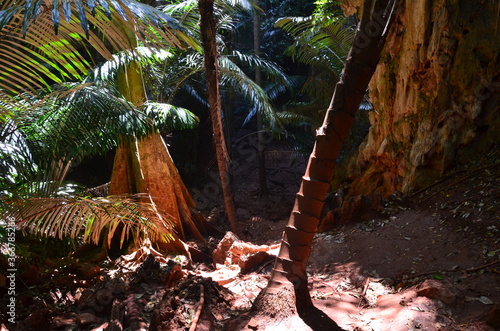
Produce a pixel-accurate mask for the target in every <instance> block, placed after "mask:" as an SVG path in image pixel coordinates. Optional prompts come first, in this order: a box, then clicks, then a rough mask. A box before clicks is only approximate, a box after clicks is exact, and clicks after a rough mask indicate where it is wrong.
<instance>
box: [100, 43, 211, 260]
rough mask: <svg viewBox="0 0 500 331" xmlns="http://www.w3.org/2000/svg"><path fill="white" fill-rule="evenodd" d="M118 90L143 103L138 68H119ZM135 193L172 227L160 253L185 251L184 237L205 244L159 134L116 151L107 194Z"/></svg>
mask: <svg viewBox="0 0 500 331" xmlns="http://www.w3.org/2000/svg"><path fill="white" fill-rule="evenodd" d="M131 38H135V37H131ZM118 89H119V91H120V92H121V93H122V94H123V95H124V96H125V98H126V99H127V100H128V101H130V102H132V103H133V104H135V105H136V106H140V105H141V104H142V103H144V102H145V101H146V93H145V89H144V86H143V80H142V75H141V68H140V65H139V64H138V63H137V62H131V63H130V64H128V65H127V66H125V67H123V68H121V70H120V72H119V74H118ZM136 193H140V194H141V196H142V197H141V199H142V200H143V201H144V202H146V203H153V204H154V205H155V208H156V209H157V210H158V212H159V213H160V214H161V215H162V216H164V217H165V218H166V219H168V220H169V221H170V222H171V224H172V226H171V227H170V229H165V231H166V232H169V233H172V234H173V238H174V240H173V241H171V242H169V243H163V242H162V243H157V244H159V245H160V246H161V247H162V248H163V249H166V250H171V251H185V250H186V249H185V246H184V245H183V243H182V242H180V241H179V238H180V239H181V240H185V239H186V235H187V233H189V234H190V235H191V236H192V237H194V238H195V239H197V240H204V239H203V236H202V235H201V233H200V231H199V230H198V228H197V226H196V224H195V223H194V221H193V219H192V217H191V208H194V207H195V204H194V202H193V200H192V198H191V196H190V194H189V192H188V191H187V189H186V187H185V186H184V183H183V182H182V179H181V177H180V175H179V173H178V171H177V169H176V167H175V165H174V163H173V160H172V158H171V156H170V153H169V152H168V149H167V146H166V144H165V142H164V141H163V138H162V137H161V135H160V134H159V133H155V134H152V135H151V136H149V137H146V138H145V139H142V140H136V139H134V140H133V141H132V142H130V143H125V142H124V143H123V144H122V145H120V146H119V147H118V149H117V152H116V156H115V162H114V167H113V173H112V176H111V184H110V189H109V194H110V195H120V194H136ZM158 226H163V225H161V224H159V225H158ZM167 227H168V226H167Z"/></svg>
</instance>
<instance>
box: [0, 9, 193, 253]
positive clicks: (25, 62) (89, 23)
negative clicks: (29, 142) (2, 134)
mask: <svg viewBox="0 0 500 331" xmlns="http://www.w3.org/2000/svg"><path fill="white" fill-rule="evenodd" d="M68 4H69V3H68ZM104 4H106V3H104ZM125 4H126V5H127V6H123V3H118V2H114V3H113V7H112V8H109V7H107V6H105V7H99V8H97V7H94V6H91V7H88V8H84V7H82V6H81V4H80V3H79V2H78V3H74V4H71V5H70V6H68V5H67V4H66V5H65V6H63V8H62V10H61V9H60V8H59V7H58V3H57V2H55V3H54V6H53V9H52V11H49V10H46V9H45V7H36V6H40V3H39V2H37V3H35V4H34V5H33V4H30V3H26V6H25V7H27V8H25V11H24V12H23V13H22V14H21V13H20V12H21V10H22V9H23V8H22V7H20V6H19V2H13V3H8V4H5V7H4V8H6V10H5V11H3V12H2V15H0V24H1V26H0V27H1V30H0V31H1V33H2V36H3V38H2V39H1V40H0V43H3V44H5V45H6V47H5V48H3V47H2V50H3V49H8V50H9V51H10V53H11V54H13V55H11V56H7V55H6V56H5V57H2V60H0V61H2V64H3V66H1V67H0V68H3V69H4V70H2V71H1V72H0V87H1V88H2V89H3V90H4V91H5V92H2V96H4V97H5V99H10V100H12V97H11V95H12V93H16V92H19V91H20V90H28V89H29V90H30V92H31V94H32V95H33V94H36V92H37V91H36V88H40V87H43V86H45V87H48V86H49V83H51V82H56V83H60V82H62V81H64V80H67V79H81V78H82V77H83V73H84V72H85V71H88V70H89V68H90V67H91V63H90V61H89V60H88V59H92V52H95V53H97V54H99V55H100V56H102V57H103V58H105V59H111V58H112V53H113V52H116V50H128V51H129V53H130V54H131V55H130V56H137V55H138V54H137V52H136V46H137V44H136V40H137V38H139V39H140V40H141V41H142V43H144V44H146V43H147V40H146V39H147V38H148V39H150V40H154V41H156V42H157V44H158V45H160V44H164V43H165V42H166V43H167V44H170V45H175V46H178V45H180V39H182V40H183V41H190V42H192V39H190V37H188V35H187V34H185V33H184V32H183V31H181V30H175V29H174V28H172V26H173V25H174V24H175V20H173V19H172V18H171V17H169V16H168V15H166V14H164V13H163V12H161V11H158V10H155V9H154V8H151V7H149V6H145V5H143V4H140V3H136V2H130V1H125ZM61 11H62V12H63V13H64V15H65V17H66V21H63V22H60V20H59V17H60V16H59V15H60V14H61ZM132 12H134V13H135V14H138V15H139V16H140V17H143V18H144V17H146V18H145V19H143V20H138V19H135V17H136V16H134V15H133V13H132ZM90 13H92V14H93V15H88V14H90ZM75 14H78V17H76V15H75ZM109 17H110V18H112V20H111V21H110V19H109ZM35 19H36V20H35ZM110 23H111V24H110ZM147 23H152V24H151V25H148V24H147ZM52 24H53V25H52ZM165 24H167V25H168V27H169V28H170V30H168V29H165ZM28 26H29V28H28ZM52 27H54V29H55V32H57V33H58V35H55V34H54V33H51V29H52ZM90 27H92V28H90ZM151 27H153V28H151ZM174 33H175V35H174ZM83 35H86V36H87V39H85V38H83V37H82V36H83ZM160 41H162V43H160ZM193 44H194V43H193ZM5 54H7V53H5ZM33 58H34V59H35V60H33ZM39 63H43V64H44V65H42V66H40V65H39ZM37 64H38V65H37ZM60 64H62V66H60ZM134 65H135V67H137V62H136V61H132V62H129V64H128V65H125V69H126V71H125V72H126V73H128V76H126V75H125V74H122V75H121V76H120V75H119V81H120V82H122V84H118V85H119V86H120V85H121V87H122V88H121V92H122V93H124V94H125V95H126V96H127V97H128V98H129V100H133V98H134V95H132V94H131V93H130V91H133V90H134V89H135V88H136V87H137V86H140V87H142V82H140V83H139V84H137V83H135V84H134V83H133V84H123V82H124V81H125V80H126V79H124V78H123V77H133V74H134V71H135V70H134ZM45 66H47V67H48V68H49V69H46V68H45ZM13 67H20V68H22V69H25V70H20V74H19V76H16V75H11V74H10V73H11V72H12V71H13ZM11 68H12V69H11ZM127 83H128V82H127ZM32 85H33V86H32ZM124 86H125V88H124ZM130 87H132V89H130ZM0 92H1V91H0ZM139 93H140V92H139ZM133 101H134V102H133V104H134V105H135V106H138V102H137V101H138V100H133ZM144 101H145V98H144V97H142V96H141V106H144V107H146V106H147V104H145V103H144ZM142 103H144V105H142ZM144 107H143V108H144ZM153 137H156V138H158V137H159V134H156V135H153ZM153 139H154V138H153ZM146 140H147V141H155V143H154V144H156V146H159V147H164V148H165V151H164V153H163V155H167V156H166V157H164V158H163V159H162V161H164V163H163V166H164V169H168V171H169V172H168V174H169V175H170V178H171V182H169V183H167V184H165V185H167V186H168V187H170V186H172V183H178V185H174V186H176V187H179V188H180V189H181V190H182V192H183V193H184V194H185V196H186V197H187V198H189V199H190V197H189V194H187V190H186V189H185V188H184V186H183V184H182V181H181V180H180V177H179V176H178V174H177V172H176V169H175V166H173V163H172V161H171V158H170V155H168V151H166V146H165V145H164V143H163V142H162V141H161V139H160V140H159V139H154V140H152V139H149V140H148V139H146ZM135 146H139V143H136V144H135ZM118 155H121V153H118ZM168 161H170V162H168ZM125 163H126V164H129V162H125ZM139 166H145V165H144V162H142V163H139ZM135 174H136V175H138V172H137V171H136V172H135ZM115 178H117V177H116V176H115ZM118 178H120V177H118ZM138 178H141V177H140V176H139V177H138ZM167 179H168V177H167ZM115 182H116V180H115ZM150 183H151V182H150ZM147 185H148V184H146V186H144V185H142V186H140V189H141V190H143V191H145V192H148V191H150V190H149V188H148V187H147ZM115 187H116V185H114V186H113V190H114V191H115V192H118V193H136V192H130V191H127V192H120V191H119V190H115V189H114V188H115ZM138 193H143V192H138ZM151 193H153V194H155V193H156V194H155V195H156V196H158V195H159V194H157V192H148V195H147V198H146V199H147V200H148V202H150V204H151V206H154V208H156V204H157V202H155V201H154V199H153V198H152V195H151ZM177 193H178V192H173V194H172V195H173V196H174V197H175V195H176V194H177ZM140 196H141V197H143V194H140ZM174 201H175V200H174ZM163 207H164V206H163V205H162V206H160V210H161V211H162V212H164V210H163ZM167 207H171V206H167ZM173 208H174V209H175V208H177V205H175V206H173ZM157 209H158V208H157ZM185 210H186V208H185V207H184V209H183V210H182V212H183V213H184V214H186V212H185ZM157 214H158V213H157ZM172 214H174V213H173V212H172V213H169V210H167V215H168V217H171V216H172ZM55 215H56V214H54V216H55ZM175 216H177V215H175ZM175 216H174V217H175ZM182 216H186V217H189V215H182ZM175 221H176V223H174V224H179V222H180V219H179V218H178V217H175ZM189 225H190V226H191V227H192V228H194V229H195V226H194V224H193V222H191V223H190V224H189ZM176 230H179V229H176ZM180 232H181V234H183V232H182V231H180ZM193 232H195V231H193ZM170 233H172V231H170ZM200 237H201V235H199V236H198V238H200ZM176 242H177V241H176ZM179 246H180V247H181V248H183V246H182V245H177V246H176V247H177V248H178V247H179Z"/></svg>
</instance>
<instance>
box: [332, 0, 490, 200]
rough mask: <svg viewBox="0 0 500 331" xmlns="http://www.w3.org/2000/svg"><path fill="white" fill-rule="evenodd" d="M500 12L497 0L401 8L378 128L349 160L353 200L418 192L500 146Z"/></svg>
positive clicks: (381, 72) (378, 100) (351, 6)
mask: <svg viewBox="0 0 500 331" xmlns="http://www.w3.org/2000/svg"><path fill="white" fill-rule="evenodd" d="M344 2H345V3H346V7H347V9H348V10H350V11H351V12H354V11H355V10H356V7H357V5H358V4H357V1H356V0H349V1H347V0H344ZM499 10H500V7H499V2H498V1H463V0H421V1H409V0H408V1H404V2H402V4H401V12H400V15H399V17H398V20H397V21H396V22H395V26H394V28H393V29H392V33H391V35H390V36H389V37H388V40H387V48H386V49H385V50H384V52H383V54H382V60H381V61H380V64H379V66H378V67H377V70H376V72H375V74H374V76H373V80H372V81H371V82H370V100H371V102H372V103H373V105H374V106H375V108H376V109H377V111H376V112H371V113H370V122H371V129H370V131H369V133H368V136H367V137H366V139H365V141H364V142H363V143H362V145H361V147H360V149H359V153H358V154H356V155H353V157H352V159H351V162H349V163H348V162H345V168H346V169H348V171H347V174H346V176H347V178H349V179H348V180H345V181H344V182H343V183H342V185H343V186H344V187H346V186H349V194H350V195H358V194H370V193H372V192H380V193H381V194H382V195H383V196H388V195H390V194H392V193H393V192H394V191H402V192H404V193H411V192H412V191H414V192H415V191H418V190H419V189H422V188H424V187H427V186H428V185H430V184H432V183H433V182H434V181H436V180H437V179H438V178H439V177H440V176H442V175H443V173H444V172H446V171H448V170H450V169H451V168H453V167H454V166H455V165H456V164H457V163H459V162H467V161H469V160H470V159H474V158H475V157H476V156H477V155H479V156H482V155H484V154H487V153H488V152H490V151H491V149H492V148H495V147H496V146H497V144H498V141H499V140H500V130H498V128H499V126H500V116H498V114H500V109H499V104H500V101H499V100H500V75H499V73H500V47H499V45H500V12H499ZM343 167H344V165H343ZM339 179H340V178H339ZM352 179H354V181H352ZM340 180H342V179H340Z"/></svg>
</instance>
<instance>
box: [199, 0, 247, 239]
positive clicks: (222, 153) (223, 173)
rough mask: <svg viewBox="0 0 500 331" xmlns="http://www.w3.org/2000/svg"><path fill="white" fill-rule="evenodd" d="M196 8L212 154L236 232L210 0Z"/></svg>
mask: <svg viewBox="0 0 500 331" xmlns="http://www.w3.org/2000/svg"><path fill="white" fill-rule="evenodd" d="M198 6H199V10H200V30H201V40H202V43H203V51H204V53H205V70H206V76H207V83H208V101H209V103H210V119H211V121H212V129H213V135H214V143H215V153H216V157H217V165H218V167H219V176H220V180H221V185H222V194H223V195H224V203H225V207H226V214H227V217H228V219H229V224H230V226H231V230H232V231H233V232H235V233H238V229H237V224H236V211H235V208H234V199H233V193H232V191H231V180H230V176H229V170H228V163H229V156H228V153H227V149H226V143H225V141H224V130H223V125H222V118H221V98H220V91H219V65H218V53H217V44H216V41H215V37H216V31H215V22H214V1H213V0H200V1H199V3H198Z"/></svg>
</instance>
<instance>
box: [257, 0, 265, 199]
mask: <svg viewBox="0 0 500 331" xmlns="http://www.w3.org/2000/svg"><path fill="white" fill-rule="evenodd" d="M255 5H256V6H258V5H259V1H258V0H255ZM253 49H254V53H255V55H257V56H260V54H261V52H260V14H259V11H258V9H254V11H253ZM255 83H256V84H257V85H259V86H261V85H262V71H261V70H260V67H259V66H256V67H255ZM256 117H257V159H258V163H259V197H262V196H266V195H267V193H268V192H267V178H266V154H265V150H264V133H263V132H262V129H263V125H262V114H261V113H260V112H259V111H258V112H257V113H256Z"/></svg>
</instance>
